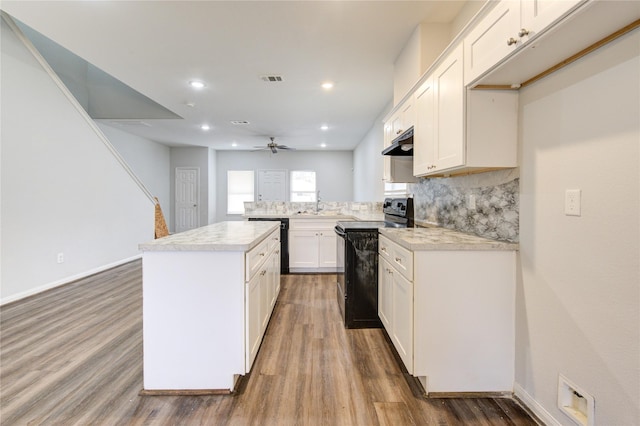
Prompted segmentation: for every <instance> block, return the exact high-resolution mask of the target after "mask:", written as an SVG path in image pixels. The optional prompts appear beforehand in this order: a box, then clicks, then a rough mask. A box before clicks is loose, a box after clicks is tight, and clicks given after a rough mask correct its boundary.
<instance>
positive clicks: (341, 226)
mask: <svg viewBox="0 0 640 426" xmlns="http://www.w3.org/2000/svg"><path fill="white" fill-rule="evenodd" d="M383 212H384V221H353V222H343V221H340V222H338V223H337V224H336V227H335V232H336V234H337V235H338V239H337V240H338V243H337V265H338V271H337V278H338V279H337V299H338V306H339V307H340V313H341V314H342V318H343V320H344V325H345V327H346V328H379V327H382V323H381V322H380V319H379V318H378V229H379V228H407V227H413V199H412V198H387V199H385V200H384V204H383Z"/></svg>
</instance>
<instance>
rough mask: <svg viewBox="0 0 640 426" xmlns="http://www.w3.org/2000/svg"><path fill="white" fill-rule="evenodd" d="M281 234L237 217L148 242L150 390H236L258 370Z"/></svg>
mask: <svg viewBox="0 0 640 426" xmlns="http://www.w3.org/2000/svg"><path fill="white" fill-rule="evenodd" d="M279 240H280V229H279V227H278V225H276V224H274V223H273V222H249V221H247V222H237V221H233V222H220V223H216V224H212V225H208V226H206V227H202V228H198V229H194V230H191V231H187V232H185V233H182V234H180V235H179V236H177V237H173V236H168V237H165V238H164V239H163V240H162V242H161V243H162V244H160V243H159V240H154V241H152V242H150V243H146V244H141V245H140V249H141V250H143V258H142V262H143V277H142V286H143V290H142V291H143V295H144V297H143V328H144V330H143V345H144V351H143V352H144V357H143V358H144V359H143V363H144V377H143V386H144V390H145V391H147V392H157V393H164V392H167V391H170V392H177V393H179V392H181V391H186V390H208V391H216V392H229V391H232V390H233V389H234V387H235V386H236V384H237V378H238V377H240V376H241V375H244V374H246V373H248V372H249V371H250V370H251V365H252V363H253V360H254V359H255V356H256V354H257V352H258V350H259V348H260V343H261V342H262V336H263V334H264V329H265V326H266V325H265V324H266V322H268V318H269V317H270V315H271V312H272V309H273V308H272V306H270V304H271V301H270V300H269V298H271V300H273V298H275V297H277V290H274V291H273V292H272V291H271V290H270V286H271V287H272V288H274V289H277V284H276V283H274V281H276V280H279V271H280V255H279V253H277V252H279V250H280V241H279ZM271 270H272V271H273V272H272V273H270V272H268V271H271Z"/></svg>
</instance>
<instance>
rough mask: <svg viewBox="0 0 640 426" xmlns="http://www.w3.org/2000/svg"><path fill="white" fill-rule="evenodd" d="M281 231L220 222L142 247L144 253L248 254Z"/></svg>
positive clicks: (274, 226)
mask: <svg viewBox="0 0 640 426" xmlns="http://www.w3.org/2000/svg"><path fill="white" fill-rule="evenodd" d="M276 229H280V225H279V224H278V223H277V222H248V221H235V222H218V223H214V224H212V225H207V226H203V227H200V228H196V229H192V230H190V231H185V232H180V233H178V234H172V235H169V236H166V237H163V238H158V239H157V240H153V241H150V242H148V243H143V244H139V245H138V248H139V249H140V250H142V251H249V250H251V249H252V248H254V247H255V246H257V245H258V244H259V243H260V242H261V241H262V240H264V239H265V238H266V237H267V236H268V235H269V234H271V233H272V232H273V231H275V230H276Z"/></svg>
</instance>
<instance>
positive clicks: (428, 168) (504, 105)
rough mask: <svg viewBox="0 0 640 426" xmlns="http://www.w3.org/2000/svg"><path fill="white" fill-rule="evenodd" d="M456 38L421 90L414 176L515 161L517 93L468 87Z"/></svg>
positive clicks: (488, 167) (504, 165)
mask: <svg viewBox="0 0 640 426" xmlns="http://www.w3.org/2000/svg"><path fill="white" fill-rule="evenodd" d="M463 74H464V65H463V46H462V44H458V46H456V47H455V48H454V49H453V50H452V51H451V53H450V54H449V55H447V56H446V57H445V58H444V59H443V60H442V61H441V62H440V64H439V65H438V66H437V67H436V68H435V69H434V71H433V72H432V73H430V74H429V75H428V76H426V78H425V79H424V82H423V84H422V85H421V86H420V87H419V90H418V93H417V102H416V110H417V118H416V132H415V135H414V168H413V173H414V174H415V175H416V176H442V175H449V174H460V173H468V172H477V171H484V170H491V169H497V168H509V167H517V121H518V120H517V114H518V94H517V93H516V92H511V91H498V90H491V91H490V90H482V91H481V90H476V91H472V90H467V89H465V87H464V82H463Z"/></svg>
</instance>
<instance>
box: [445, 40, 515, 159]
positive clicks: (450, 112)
mask: <svg viewBox="0 0 640 426" xmlns="http://www.w3.org/2000/svg"><path fill="white" fill-rule="evenodd" d="M462 61H463V56H462V44H460V45H458V47H457V48H456V49H454V50H453V51H452V52H451V53H450V54H449V55H448V56H447V58H446V59H445V60H444V61H443V62H442V63H441V64H440V66H438V68H436V70H435V71H434V72H433V87H434V98H435V120H434V123H435V126H434V131H435V137H434V138H433V143H434V148H433V153H434V165H435V171H437V170H446V169H450V168H452V167H458V166H462V165H463V164H464V160H465V158H464V154H465V152H464V83H463V68H464V67H463V64H462ZM514 145H515V140H514Z"/></svg>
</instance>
